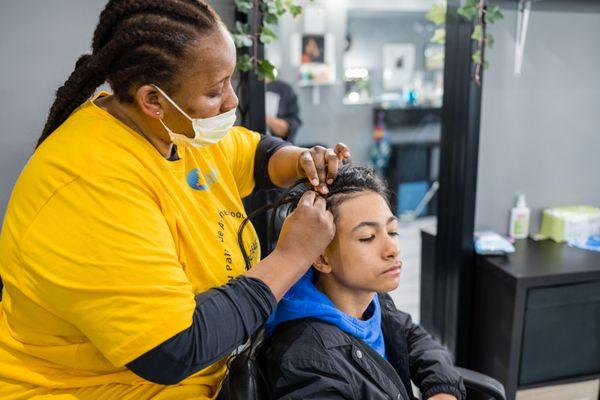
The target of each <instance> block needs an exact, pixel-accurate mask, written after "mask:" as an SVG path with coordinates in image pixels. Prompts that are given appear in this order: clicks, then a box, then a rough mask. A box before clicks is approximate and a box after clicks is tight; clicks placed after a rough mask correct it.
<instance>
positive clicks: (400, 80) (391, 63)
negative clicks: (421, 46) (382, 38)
mask: <svg viewBox="0 0 600 400" xmlns="http://www.w3.org/2000/svg"><path fill="white" fill-rule="evenodd" d="M414 69H415V45H414V44H413V43H386V44H384V45H383V88H384V89H385V90H396V89H401V88H402V87H403V86H404V85H405V84H406V83H408V82H409V81H410V80H411V78H412V75H413V71H414Z"/></svg>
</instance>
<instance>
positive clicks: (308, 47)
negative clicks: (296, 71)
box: [300, 35, 325, 64]
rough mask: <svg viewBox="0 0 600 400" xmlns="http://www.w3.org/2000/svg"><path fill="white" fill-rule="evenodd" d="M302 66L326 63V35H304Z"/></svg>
mask: <svg viewBox="0 0 600 400" xmlns="http://www.w3.org/2000/svg"><path fill="white" fill-rule="evenodd" d="M300 59H301V62H302V64H310V63H318V64H324V63H325V35H302V56H301V58H300Z"/></svg>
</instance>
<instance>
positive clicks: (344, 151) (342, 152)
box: [334, 143, 351, 160]
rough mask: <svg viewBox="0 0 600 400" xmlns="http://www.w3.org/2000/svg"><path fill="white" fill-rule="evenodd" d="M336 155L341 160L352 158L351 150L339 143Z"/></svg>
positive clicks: (335, 149) (336, 146)
mask: <svg viewBox="0 0 600 400" xmlns="http://www.w3.org/2000/svg"><path fill="white" fill-rule="evenodd" d="M334 151H335V154H337V156H338V157H339V159H340V160H341V159H344V158H350V156H351V155H350V148H349V147H348V146H346V145H345V144H344V143H338V144H336V145H335V148H334Z"/></svg>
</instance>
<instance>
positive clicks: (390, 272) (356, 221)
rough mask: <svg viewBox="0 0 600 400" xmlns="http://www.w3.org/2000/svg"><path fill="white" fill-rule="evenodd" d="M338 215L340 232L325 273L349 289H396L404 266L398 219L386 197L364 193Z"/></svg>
mask: <svg viewBox="0 0 600 400" xmlns="http://www.w3.org/2000/svg"><path fill="white" fill-rule="evenodd" d="M335 214H336V222H335V226H336V234H335V237H334V239H333V241H332V242H331V244H330V245H329V247H328V248H327V249H326V251H325V254H324V257H323V261H324V264H325V270H324V271H322V272H327V271H328V270H329V271H330V273H331V274H332V276H331V278H334V279H335V280H337V281H338V283H340V284H341V285H343V286H345V287H347V288H349V289H355V290H358V291H363V292H364V291H367V292H389V291H391V290H394V289H396V288H397V287H398V284H399V283H400V269H401V268H402V262H401V261H400V244H399V242H398V233H397V229H398V220H397V218H396V217H395V216H394V215H393V214H392V212H391V211H390V208H389V207H388V205H387V203H386V202H385V200H384V199H383V198H382V197H381V196H380V195H379V194H376V193H372V192H365V193H360V194H357V195H355V197H352V198H349V199H347V200H345V201H343V202H342V203H341V204H340V205H339V206H338V208H337V210H336V213H335ZM318 269H319V270H320V269H321V268H318Z"/></svg>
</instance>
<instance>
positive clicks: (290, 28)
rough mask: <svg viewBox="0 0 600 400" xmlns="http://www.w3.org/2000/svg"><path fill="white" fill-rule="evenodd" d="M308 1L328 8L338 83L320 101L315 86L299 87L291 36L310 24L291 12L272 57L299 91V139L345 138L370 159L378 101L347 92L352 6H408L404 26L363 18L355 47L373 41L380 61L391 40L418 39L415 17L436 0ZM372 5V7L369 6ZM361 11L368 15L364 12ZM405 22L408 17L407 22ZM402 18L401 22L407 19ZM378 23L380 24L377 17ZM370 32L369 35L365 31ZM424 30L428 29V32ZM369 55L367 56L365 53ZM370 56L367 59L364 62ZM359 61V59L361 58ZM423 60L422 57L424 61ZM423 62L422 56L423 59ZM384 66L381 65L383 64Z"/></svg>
mask: <svg viewBox="0 0 600 400" xmlns="http://www.w3.org/2000/svg"><path fill="white" fill-rule="evenodd" d="M304 3H305V4H313V5H318V6H319V7H322V8H324V9H325V29H326V32H327V33H328V34H331V35H333V37H334V39H335V60H336V83H335V84H334V85H330V86H324V87H321V88H320V89H319V90H320V103H319V104H318V105H314V104H313V102H312V90H313V89H312V88H311V87H298V86H297V84H296V81H297V79H298V68H297V67H292V66H290V63H289V61H288V60H290V56H291V54H290V47H291V46H290V43H291V36H292V34H294V33H297V32H300V33H301V32H302V31H303V27H304V21H303V17H300V18H298V19H296V20H294V19H292V18H291V17H289V16H287V15H286V16H285V17H284V18H283V19H282V22H281V23H280V26H279V29H278V31H277V33H278V34H279V39H278V41H277V42H275V43H274V44H273V45H271V46H269V47H268V49H267V50H268V57H269V58H270V59H271V60H272V61H274V62H275V64H276V66H277V67H278V70H279V78H281V79H283V80H285V81H287V82H288V83H290V84H292V86H293V87H294V88H295V90H296V93H297V95H298V101H299V106H300V112H301V117H302V121H303V125H302V128H301V130H300V131H299V133H298V137H297V139H296V141H297V143H299V144H303V143H324V144H327V145H334V144H335V143H336V142H338V141H341V142H344V143H346V144H347V145H348V146H350V148H351V150H352V155H353V160H354V162H356V163H368V162H369V149H370V146H371V135H372V132H373V106H372V105H368V104H367V105H343V104H342V99H343V97H344V84H343V81H342V76H343V69H344V65H343V59H344V58H343V57H344V39H345V37H346V31H347V24H348V20H347V14H348V12H349V10H357V9H361V10H372V11H373V13H374V15H381V14H382V12H386V11H388V12H390V13H391V14H392V15H399V12H401V11H402V12H408V13H409V14H408V21H410V22H407V23H406V25H404V26H401V27H399V26H398V24H399V23H398V21H397V20H396V22H395V26H394V22H390V23H389V24H384V25H385V28H386V29H381V27H378V28H379V29H373V30H372V31H369V30H368V29H366V28H365V27H364V25H363V24H359V25H360V26H356V29H358V30H359V32H358V34H357V35H355V36H354V43H353V48H354V49H357V48H360V47H362V44H363V43H364V42H367V41H368V42H370V44H371V49H373V50H372V51H373V53H372V54H375V56H374V59H372V60H371V61H374V64H373V65H374V66H375V67H377V65H376V64H377V63H379V64H381V58H382V52H383V50H382V49H381V45H382V44H383V43H385V42H401V41H404V40H410V39H417V40H421V38H419V35H418V34H416V33H415V31H414V29H413V22H414V21H415V19H414V18H415V15H417V14H416V13H417V12H419V11H420V12H421V13H422V12H423V9H424V8H426V7H428V6H429V3H430V1H425V0H417V1H413V2H411V1H406V0H405V1H404V2H391V1H385V0H384V1H381V0H370V1H369V2H366V1H364V0H337V1H331V0H315V1H314V2H312V3H309V2H308V1H307V0H304ZM366 3H369V4H366ZM367 6H372V7H370V8H369V7H367ZM361 15H365V13H364V12H361ZM401 23H402V22H401ZM401 23H400V24H401ZM371 24H372V25H376V24H375V23H374V21H373V20H372V21H371ZM388 29H389V30H388ZM365 35H369V36H365ZM423 36H427V34H425V33H423ZM417 51H418V53H417V58H420V57H421V55H422V50H421V51H420V52H419V49H418V50H417ZM363 57H364V56H363ZM365 61H366V60H365V59H363V60H362V63H364V62H365ZM353 62H357V63H358V61H357V60H356V58H355V59H354V61H353ZM418 62H419V61H418ZM421 62H422V61H421ZM379 68H381V67H379Z"/></svg>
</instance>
